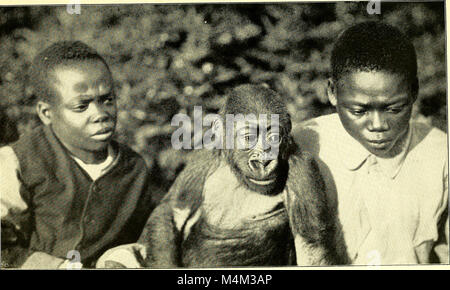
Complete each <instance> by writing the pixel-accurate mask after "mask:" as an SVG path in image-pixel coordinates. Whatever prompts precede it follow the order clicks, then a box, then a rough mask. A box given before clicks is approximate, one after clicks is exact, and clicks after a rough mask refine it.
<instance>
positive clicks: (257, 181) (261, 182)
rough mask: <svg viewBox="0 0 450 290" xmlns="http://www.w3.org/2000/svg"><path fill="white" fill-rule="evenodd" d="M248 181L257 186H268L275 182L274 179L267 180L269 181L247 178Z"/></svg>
mask: <svg viewBox="0 0 450 290" xmlns="http://www.w3.org/2000/svg"><path fill="white" fill-rule="evenodd" d="M249 180H250V181H251V182H253V183H256V184H258V185H268V184H271V183H273V182H274V181H275V178H274V179H269V180H255V179H252V178H249Z"/></svg>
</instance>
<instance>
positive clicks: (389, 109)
mask: <svg viewBox="0 0 450 290" xmlns="http://www.w3.org/2000/svg"><path fill="white" fill-rule="evenodd" d="M402 110H403V107H399V108H398V107H396V108H387V110H386V111H387V112H388V113H393V114H398V113H400V112H401V111H402Z"/></svg>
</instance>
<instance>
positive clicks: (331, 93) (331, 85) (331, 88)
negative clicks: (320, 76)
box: [327, 78, 337, 106]
mask: <svg viewBox="0 0 450 290" xmlns="http://www.w3.org/2000/svg"><path fill="white" fill-rule="evenodd" d="M336 90H337V88H336V82H335V81H334V80H333V78H329V79H328V87H327V95H328V100H329V101H330V103H331V104H332V105H333V106H336V104H337V95H336Z"/></svg>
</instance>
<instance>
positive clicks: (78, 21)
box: [0, 2, 447, 186]
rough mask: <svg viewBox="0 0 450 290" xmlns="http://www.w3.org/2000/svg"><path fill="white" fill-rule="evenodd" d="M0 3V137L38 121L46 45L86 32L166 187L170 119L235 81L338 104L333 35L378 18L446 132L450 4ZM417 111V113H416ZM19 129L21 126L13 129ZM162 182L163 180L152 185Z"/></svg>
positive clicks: (311, 112) (125, 133) (293, 102)
mask: <svg viewBox="0 0 450 290" xmlns="http://www.w3.org/2000/svg"><path fill="white" fill-rule="evenodd" d="M366 6H367V3H361V2H353V3H344V2H340V3H337V4H332V3H315V4H252V5H242V4H239V5H222V4H221V5H219V4H217V5H214V4H208V5H120V6H118V5H115V6H114V5H110V6H96V5H83V6H81V14H80V15H77V14H73V15H71V14H69V13H67V11H66V7H65V6H61V7H44V6H34V7H17V8H0V19H1V20H0V37H1V47H0V58H1V59H0V95H1V98H0V119H1V120H2V121H3V122H1V125H0V126H2V127H0V138H1V139H0V144H1V143H3V144H4V143H7V142H10V141H13V140H14V139H16V138H17V136H18V134H17V132H18V133H23V132H25V131H27V130H29V129H30V128H32V127H33V126H35V125H36V124H37V122H38V121H37V119H36V116H35V115H34V109H33V107H32V105H33V101H34V99H33V92H32V90H31V89H30V87H29V81H28V67H29V64H30V61H31V60H32V58H33V57H34V56H35V55H36V53H37V52H38V51H40V50H41V49H43V48H44V47H46V46H48V45H50V44H51V43H53V42H56V41H60V40H70V39H78V40H81V41H84V42H85V43H87V44H88V45H90V46H92V47H94V48H95V49H97V50H98V51H99V53H100V54H102V55H103V56H105V58H106V60H107V62H108V63H109V64H110V66H111V69H112V71H113V75H114V79H115V82H116V90H117V94H118V96H119V108H120V114H119V123H118V134H117V136H118V137H117V138H118V139H119V140H120V141H121V142H124V143H126V144H128V145H130V146H131V147H132V148H134V149H135V150H136V151H138V152H139V153H141V154H142V155H143V156H144V157H145V159H146V161H147V163H148V164H149V166H150V167H151V168H152V169H153V170H154V172H155V174H156V173H158V176H161V177H162V178H160V179H158V180H159V182H160V183H161V186H163V185H164V186H167V184H170V182H171V181H172V180H173V179H174V178H175V176H176V174H177V172H178V170H179V169H180V166H181V165H182V164H183V162H184V160H185V159H186V152H182V151H176V150H173V149H172V148H171V147H170V134H171V132H173V130H174V129H176V128H173V127H171V126H170V120H171V118H172V116H173V115H174V114H176V113H179V112H186V113H188V114H192V110H193V107H194V105H201V106H203V112H204V113H208V112H217V110H218V108H219V107H220V104H221V102H222V101H223V97H224V95H226V92H227V90H228V89H229V88H231V87H232V86H234V85H237V84H241V83H247V82H252V83H265V84H267V85H269V86H271V87H273V88H274V89H276V90H278V91H279V92H281V93H282V94H283V95H284V96H285V97H286V100H287V102H288V108H289V110H290V112H291V114H292V116H293V118H294V121H295V122H296V121H301V120H304V119H308V118H311V117H314V116H318V115H321V114H325V113H328V112H331V111H332V108H331V107H330V105H329V103H328V101H327V98H326V95H325V88H326V84H327V81H326V79H327V77H328V76H329V57H330V50H331V46H332V43H333V41H334V40H335V38H336V36H337V35H338V34H339V32H340V31H342V30H343V29H344V28H346V27H348V26H349V25H351V24H354V23H357V22H361V21H364V20H373V19H382V20H384V21H386V22H387V23H391V24H393V25H395V26H397V27H399V28H400V29H401V30H403V31H404V32H405V33H406V34H407V35H409V36H410V37H411V39H412V40H413V42H414V44H415V47H416V50H417V53H418V64H419V79H420V95H419V100H418V102H417V106H416V107H417V108H416V116H417V117H421V118H423V119H425V120H426V121H428V122H430V123H432V124H434V125H436V126H438V127H439V128H441V129H443V130H446V129H447V122H446V84H447V82H446V71H445V21H444V5H443V2H440V3H439V2H432V3H385V2H382V3H381V14H380V15H368V14H367V11H366ZM419 113H420V114H419ZM16 131H17V132H16ZM155 182H156V181H155Z"/></svg>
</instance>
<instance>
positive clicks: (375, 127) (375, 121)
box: [369, 112, 389, 131]
mask: <svg viewBox="0 0 450 290" xmlns="http://www.w3.org/2000/svg"><path fill="white" fill-rule="evenodd" d="M369 118H370V120H369V130H370V131H387V130H388V129H389V125H388V123H387V121H386V118H384V116H383V114H382V113H380V112H373V113H371V114H370V117H369Z"/></svg>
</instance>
